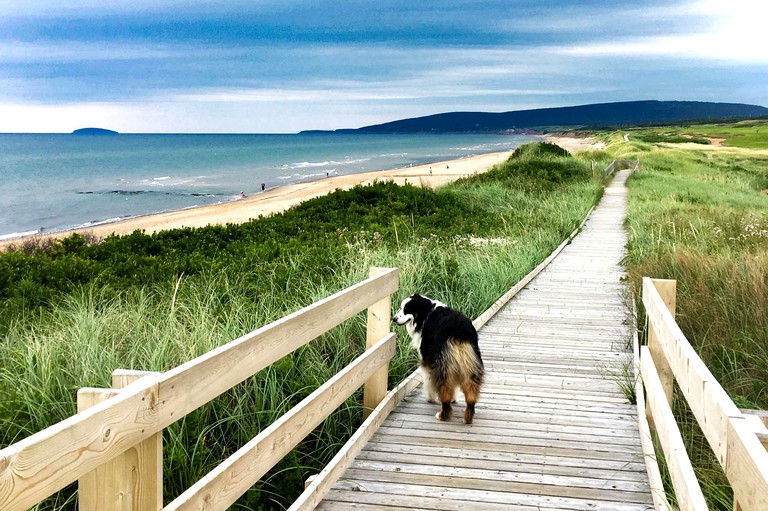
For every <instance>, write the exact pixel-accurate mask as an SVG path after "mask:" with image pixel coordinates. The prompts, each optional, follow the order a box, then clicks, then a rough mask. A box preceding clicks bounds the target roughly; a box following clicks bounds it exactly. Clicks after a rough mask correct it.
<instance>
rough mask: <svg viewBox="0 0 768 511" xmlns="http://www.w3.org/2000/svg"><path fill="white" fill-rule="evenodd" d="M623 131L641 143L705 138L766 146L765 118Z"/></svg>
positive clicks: (767, 127) (729, 143)
mask: <svg viewBox="0 0 768 511" xmlns="http://www.w3.org/2000/svg"><path fill="white" fill-rule="evenodd" d="M626 132H627V133H629V135H630V140H633V139H639V140H641V141H643V142H669V143H681V142H694V143H701V144H707V143H709V139H723V145H725V146H728V147H743V148H746V149H768V119H755V120H746V121H740V122H735V123H723V124H697V125H690V126H664V127H658V128H636V129H630V130H627V131H626Z"/></svg>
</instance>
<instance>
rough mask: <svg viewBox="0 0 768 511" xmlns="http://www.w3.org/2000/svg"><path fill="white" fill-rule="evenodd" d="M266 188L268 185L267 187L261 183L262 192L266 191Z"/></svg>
mask: <svg viewBox="0 0 768 511" xmlns="http://www.w3.org/2000/svg"><path fill="white" fill-rule="evenodd" d="M266 187H267V185H266V184H264V183H261V191H262V192H263V191H264V189H265V188H266Z"/></svg>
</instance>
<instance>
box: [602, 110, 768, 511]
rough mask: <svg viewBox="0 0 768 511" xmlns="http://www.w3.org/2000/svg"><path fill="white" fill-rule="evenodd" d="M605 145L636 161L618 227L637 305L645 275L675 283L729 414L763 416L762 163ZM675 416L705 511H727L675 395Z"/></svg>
mask: <svg viewBox="0 0 768 511" xmlns="http://www.w3.org/2000/svg"><path fill="white" fill-rule="evenodd" d="M736 127H737V128H738V127H739V124H737V125H736ZM687 129H690V131H691V132H693V133H698V132H707V131H706V130H699V129H698V127H687ZM738 129H740V128H738ZM651 131H653V130H651ZM607 138H608V140H610V141H611V145H610V146H609V148H608V151H609V152H612V153H614V154H621V155H631V156H632V157H639V158H641V160H642V172H641V173H640V174H637V175H634V176H632V178H631V179H630V180H629V181H628V186H629V191H630V195H629V197H630V198H629V213H628V219H627V223H626V225H627V229H628V233H629V244H628V255H627V258H626V262H627V265H628V274H629V277H630V282H631V283H632V285H633V288H634V290H635V293H636V296H637V299H638V303H640V291H641V279H642V277H643V276H650V277H654V278H666V279H676V280H677V316H676V319H677V321H678V324H679V325H680V327H681V328H682V330H683V332H684V333H685V334H686V337H687V338H688V339H689V340H690V341H691V343H692V344H693V346H694V347H695V348H696V350H697V352H698V353H699V355H700V356H701V357H702V359H703V360H704V362H705V363H706V364H707V366H708V367H709V369H710V370H711V371H712V373H713V374H714V376H715V377H716V378H717V380H718V381H719V382H720V383H721V385H723V387H724V388H725V390H726V391H727V392H728V394H729V395H730V396H731V398H732V399H733V401H734V402H735V403H736V405H737V406H739V407H742V408H761V409H768V314H766V312H765V311H766V310H768V196H766V195H764V194H763V192H762V190H764V189H765V188H767V187H768V186H766V179H767V178H768V158H766V157H765V156H760V155H754V156H750V155H741V154H740V155H734V154H726V153H722V154H721V153H717V152H714V153H713V152H710V151H707V152H703V151H690V150H688V151H684V150H678V149H671V148H669V147H668V146H667V147H661V146H657V145H653V144H649V143H643V142H629V143H625V142H623V141H621V140H620V139H619V138H618V137H617V136H616V135H611V136H609V137H607ZM632 139H633V138H632V137H630V140H632ZM766 146H768V144H766ZM764 147H765V146H764ZM622 157H624V156H622ZM640 326H641V327H642V326H643V320H642V318H641V320H640ZM674 408H675V413H676V415H677V417H678V420H679V422H680V424H681V429H682V432H683V435H684V437H685V440H686V443H687V447H688V452H689V454H690V456H691V458H692V461H693V462H694V465H695V470H696V474H697V476H698V478H699V481H700V482H701V484H702V488H703V489H704V491H705V494H706V497H707V499H708V502H709V505H710V507H711V509H718V510H730V509H732V506H733V497H732V493H731V490H730V487H729V485H728V482H727V480H726V479H725V476H724V475H723V472H722V470H721V469H720V466H719V464H718V462H717V460H716V459H715V458H714V456H713V454H712V452H711V449H710V448H709V447H708V445H707V443H706V440H705V439H704V438H703V436H702V435H701V432H700V429H699V427H698V425H697V424H696V422H695V420H694V419H693V417H692V416H691V414H690V412H689V411H688V410H687V406H686V404H685V403H684V402H683V399H682V398H680V397H679V396H676V398H675V403H674Z"/></svg>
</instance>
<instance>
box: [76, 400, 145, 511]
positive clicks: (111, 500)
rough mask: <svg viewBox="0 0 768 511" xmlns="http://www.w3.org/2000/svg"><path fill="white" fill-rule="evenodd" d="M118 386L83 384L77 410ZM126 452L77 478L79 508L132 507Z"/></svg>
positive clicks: (113, 509)
mask: <svg viewBox="0 0 768 511" xmlns="http://www.w3.org/2000/svg"><path fill="white" fill-rule="evenodd" d="M118 392H119V390H115V389H96V388H81V389H79V390H78V391H77V411H78V412H82V411H83V410H86V409H88V408H90V407H92V406H94V405H96V404H98V403H101V402H103V401H106V400H107V399H109V398H110V397H113V396H115V395H117V393H118ZM125 461H126V455H125V453H124V454H122V455H120V456H116V457H115V458H113V459H111V460H109V461H108V462H106V463H104V464H103V465H101V466H99V467H98V468H96V469H95V470H92V471H90V472H88V473H87V474H85V475H83V476H82V477H81V478H80V479H79V480H78V488H77V501H78V505H79V507H78V509H79V510H80V511H117V510H121V511H122V510H124V511H131V510H132V509H133V505H132V502H131V500H132V499H131V497H132V496H133V488H132V487H133V484H132V483H133V482H132V478H131V470H130V464H128V463H125Z"/></svg>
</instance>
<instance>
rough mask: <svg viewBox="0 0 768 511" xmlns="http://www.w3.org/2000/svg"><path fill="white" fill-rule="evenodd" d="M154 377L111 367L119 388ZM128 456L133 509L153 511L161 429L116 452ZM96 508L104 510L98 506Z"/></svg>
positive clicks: (158, 498)
mask: <svg viewBox="0 0 768 511" xmlns="http://www.w3.org/2000/svg"><path fill="white" fill-rule="evenodd" d="M147 376H149V377H158V376H160V373H157V372H152V371H136V370H130V369H115V370H114V371H112V388H115V389H123V388H125V387H127V386H128V385H130V384H131V383H134V382H136V381H138V380H139V379H141V378H144V377H147ZM123 456H128V457H130V459H129V460H126V461H125V463H126V465H128V464H129V463H130V467H131V477H132V480H133V485H132V488H133V494H134V495H133V499H132V501H133V504H134V505H133V509H134V510H137V511H139V510H140V511H156V510H158V509H160V508H162V507H163V432H162V431H158V432H157V433H155V434H154V435H150V436H149V437H148V438H147V439H146V440H143V441H141V442H139V443H138V444H136V445H134V446H133V447H131V448H130V449H128V451H126V452H125V453H123V454H122V455H120V456H118V457H117V458H115V459H119V458H121V457H123ZM100 511H105V508H101V510H100Z"/></svg>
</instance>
